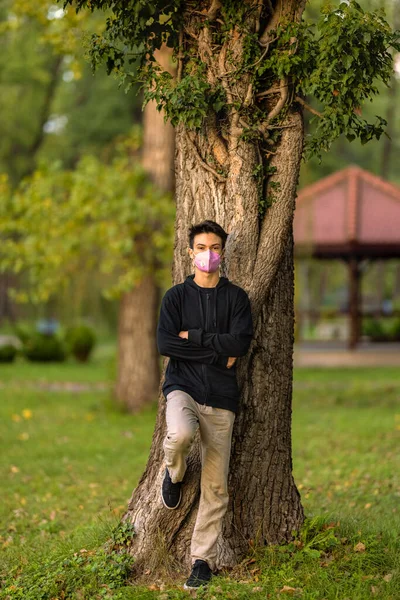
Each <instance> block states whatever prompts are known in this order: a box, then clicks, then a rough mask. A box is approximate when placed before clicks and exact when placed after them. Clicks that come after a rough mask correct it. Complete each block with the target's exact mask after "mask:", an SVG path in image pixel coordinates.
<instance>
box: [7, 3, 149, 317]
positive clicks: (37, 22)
mask: <svg viewBox="0 0 400 600" xmlns="http://www.w3.org/2000/svg"><path fill="white" fill-rule="evenodd" d="M103 27H104V24H103V22H102V19H100V18H98V17H97V15H92V14H91V13H90V12H89V11H82V12H80V13H79V14H78V15H77V14H75V12H74V10H73V9H71V8H70V9H68V10H67V11H64V10H63V9H62V8H60V7H57V6H56V5H54V3H52V2H51V1H50V0H35V2H27V1H26V0H6V1H5V2H3V3H2V4H1V8H0V32H1V36H2V53H1V56H0V73H1V83H0V90H1V94H0V118H1V121H2V124H3V126H2V136H1V139H0V172H1V173H5V174H7V176H8V179H9V181H10V184H11V186H12V187H17V186H18V185H19V182H20V181H21V180H22V179H23V178H24V177H26V176H29V175H30V174H31V173H32V171H34V170H35V169H36V168H37V167H38V165H39V164H40V163H41V162H43V163H48V162H49V161H51V162H53V161H54V160H59V161H61V163H62V164H63V165H65V166H66V167H72V166H73V165H74V164H75V163H76V162H77V161H78V160H79V158H80V156H82V155H83V154H87V153H88V152H90V151H92V152H94V151H95V152H96V154H99V153H103V152H104V151H105V150H106V149H107V147H108V146H109V145H110V144H111V143H112V141H113V140H114V138H115V137H116V136H117V135H120V134H121V133H125V132H126V131H129V130H130V129H131V127H132V122H133V121H134V120H137V121H140V119H141V114H140V112H141V111H140V101H139V99H138V98H137V97H136V96H135V94H129V95H125V94H119V93H118V90H117V85H116V82H115V81H113V80H112V78H109V77H106V76H105V75H104V74H103V76H101V73H100V72H99V73H97V75H96V77H94V76H93V74H92V73H91V70H90V68H89V65H88V63H87V61H86V60H85V58H84V49H83V48H82V39H83V37H84V29H85V28H86V29H88V30H89V31H92V32H94V31H98V32H100V31H101V29H102V28H103ZM103 71H104V69H103ZM19 283H20V284H21V285H23V282H21V281H20V278H19V277H17V276H16V275H15V273H11V272H7V273H1V274H0V321H1V320H5V319H6V318H9V319H11V320H15V319H16V318H17V316H18V312H19V311H18V306H17V305H16V304H15V303H13V302H12V301H11V298H10V296H9V293H8V290H9V289H10V288H11V287H14V288H15V287H16V286H17V285H18V284H19ZM53 304H54V298H53Z"/></svg>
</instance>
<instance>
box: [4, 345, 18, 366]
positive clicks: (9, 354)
mask: <svg viewBox="0 0 400 600" xmlns="http://www.w3.org/2000/svg"><path fill="white" fill-rule="evenodd" d="M17 353H18V350H17V348H16V347H15V346H13V345H12V344H4V346H0V362H2V363H7V362H13V360H14V359H15V357H16V355H17Z"/></svg>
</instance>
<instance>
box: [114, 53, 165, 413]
mask: <svg viewBox="0 0 400 600" xmlns="http://www.w3.org/2000/svg"><path fill="white" fill-rule="evenodd" d="M157 60H158V62H159V63H160V64H161V65H162V66H163V68H164V69H166V70H169V71H170V72H171V71H172V67H171V50H170V49H169V48H167V47H163V48H162V49H161V50H160V51H159V52H158V54H157ZM143 130H144V131H143V154H142V164H143V167H144V168H145V169H146V170H147V172H148V173H149V175H150V177H151V178H152V180H153V182H154V183H155V184H156V185H157V186H158V187H159V188H161V189H162V190H164V191H166V192H168V191H172V190H173V187H174V179H175V174H174V168H173V166H174V146H175V139H174V130H173V127H172V126H171V125H170V124H169V123H164V114H163V113H162V112H159V111H158V110H157V109H156V103H155V102H150V103H149V104H147V106H146V108H145V111H144V118H143ZM156 267H157V265H151V266H150V269H149V270H148V271H149V272H148V273H147V275H146V276H145V277H144V278H143V279H142V281H141V282H140V283H139V284H138V285H137V286H136V287H135V288H134V289H133V290H131V291H129V292H127V293H125V294H124V295H123V297H122V298H121V303H120V308H119V315H118V320H119V324H118V372H117V381H116V387H115V396H116V398H117V400H118V402H119V403H121V404H122V405H123V406H125V407H126V408H127V409H128V410H129V411H136V410H138V409H140V408H141V407H142V406H143V405H145V404H147V403H148V402H149V401H151V400H154V398H156V397H157V392H158V384H159V381H160V359H159V355H158V351H157V346H156V341H155V340H156V325H157V312H158V306H159V300H160V290H159V287H158V285H157V283H156V280H155V277H154V269H155V268H156Z"/></svg>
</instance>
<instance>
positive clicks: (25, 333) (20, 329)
mask: <svg viewBox="0 0 400 600" xmlns="http://www.w3.org/2000/svg"><path fill="white" fill-rule="evenodd" d="M14 334H15V335H16V336H17V338H18V339H19V340H21V342H22V343H23V344H25V343H26V342H27V341H28V340H29V339H30V338H31V337H32V336H33V335H34V334H35V328H34V327H33V325H31V324H29V323H24V322H22V323H18V324H17V325H14Z"/></svg>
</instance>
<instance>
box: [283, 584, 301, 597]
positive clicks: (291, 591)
mask: <svg viewBox="0 0 400 600" xmlns="http://www.w3.org/2000/svg"><path fill="white" fill-rule="evenodd" d="M296 592H301V589H300V588H294V587H291V586H290V585H284V586H283V588H281V589H280V590H279V593H280V594H289V595H290V596H293V594H295V593H296Z"/></svg>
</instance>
